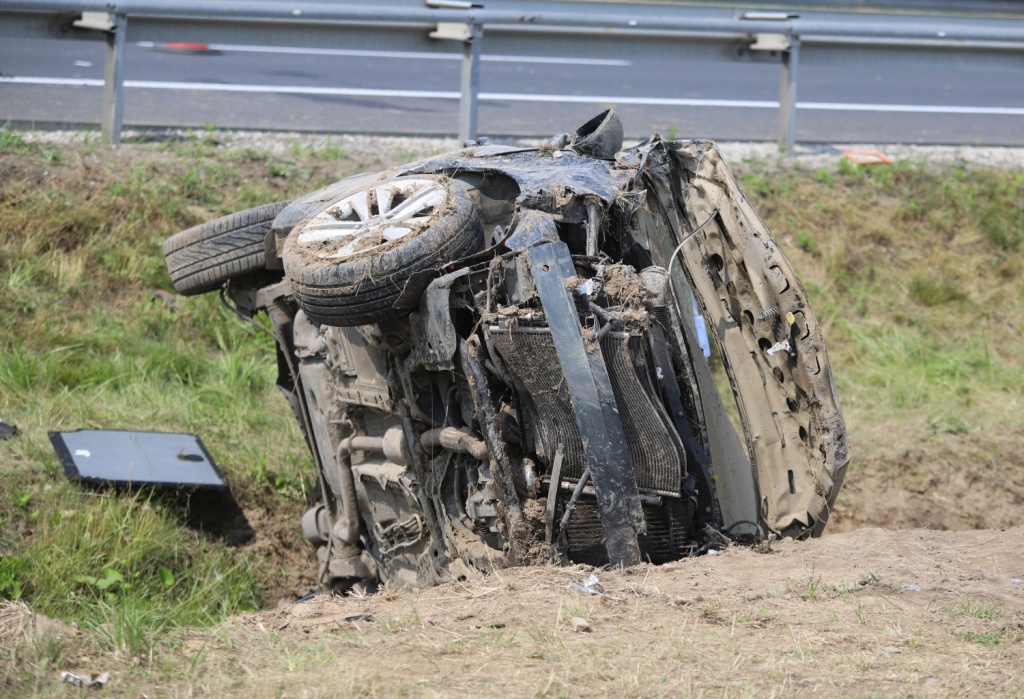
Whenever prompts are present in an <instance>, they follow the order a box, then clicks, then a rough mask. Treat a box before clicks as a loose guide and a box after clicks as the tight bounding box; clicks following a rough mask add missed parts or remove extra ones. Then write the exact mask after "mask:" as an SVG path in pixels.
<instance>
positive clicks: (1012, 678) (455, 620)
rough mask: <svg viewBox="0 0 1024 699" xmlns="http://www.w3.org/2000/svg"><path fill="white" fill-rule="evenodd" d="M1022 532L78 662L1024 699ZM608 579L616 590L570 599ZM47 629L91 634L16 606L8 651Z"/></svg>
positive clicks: (532, 687)
mask: <svg viewBox="0 0 1024 699" xmlns="http://www.w3.org/2000/svg"><path fill="white" fill-rule="evenodd" d="M1022 536H1024V528H1020V527H1018V528H1015V529H1006V530H1001V531H1000V530H988V531H964V532H937V531H925V530H911V531H891V530H883V529H860V530H858V531H855V532H849V533H842V534H837V535H834V536H830V537H826V538H824V539H818V540H814V541H808V542H791V541H785V542H777V543H775V544H773V545H772V546H771V547H763V548H760V549H750V548H740V547H734V548H730V549H726V550H723V551H720V552H719V553H717V554H716V555H709V556H705V557H701V558H697V559H689V560H683V561H679V562H676V563H673V564H669V565H665V566H660V567H654V566H640V567H638V568H634V569H630V570H616V571H603V570H596V571H595V570H592V569H589V568H585V567H581V566H576V567H571V568H547V567H534V568H520V569H514V570H504V571H497V572H494V573H491V574H489V575H479V576H476V577H474V578H471V579H469V580H468V581H466V582H463V583H453V584H449V585H443V586H440V587H436V588H431V589H426V590H419V591H414V592H395V591H388V590H385V591H384V592H382V593H381V594H378V595H376V596H373V597H362V598H358V597H357V598H338V597H329V596H326V595H318V596H315V597H313V598H311V599H307V600H305V601H301V602H298V603H295V604H289V605H282V606H281V607H280V608H278V609H276V610H270V611H265V612H261V613H257V614H247V615H243V616H240V617H235V618H232V619H229V620H228V621H227V622H225V623H224V624H222V625H220V626H218V627H216V628H214V629H211V630H208V631H204V632H195V633H190V634H187V635H186V636H184V637H182V638H180V639H179V640H177V641H176V642H175V645H174V647H173V648H171V649H163V650H161V651H160V652H159V653H158V654H157V655H156V656H155V657H153V658H133V659H128V658H112V657H110V656H108V655H105V654H104V655H103V656H102V657H88V656H79V657H78V660H79V667H80V668H81V669H83V670H93V671H96V672H98V671H101V670H102V671H107V672H110V673H111V679H110V681H109V684H108V685H107V687H106V689H105V690H104V691H103V694H104V695H113V696H131V697H155V696H174V697H179V696H180V697H192V696H247V697H249V696H251V697H270V696H273V697H328V696H329V697H336V696H360V697H397V696H402V697H585V698H588V699H589V698H592V697H659V696H664V697H691V696H692V697H704V696H714V697H789V696H801V697H806V696H822V695H829V696H837V697H949V696H961V697H1017V696H1024V584H1022V582H1021V579H1022V577H1024V549H1022V547H1021V545H1020V542H1021V539H1022ZM591 574H595V575H596V576H597V577H598V578H599V580H600V589H601V590H602V591H603V592H602V593H601V594H598V595H590V594H585V593H583V592H580V591H578V590H574V589H571V588H570V584H571V583H574V582H583V581H584V580H585V579H586V578H588V577H589V576H590V575H591ZM40 630H42V631H45V632H48V633H51V634H53V633H57V634H61V633H63V634H64V635H65V636H66V637H71V636H76V635H77V636H81V634H82V632H80V631H76V630H74V629H71V628H70V627H66V626H63V625H60V624H56V623H55V622H49V621H48V620H45V619H40V618H38V617H36V618H33V617H32V616H31V614H30V613H29V612H28V610H27V608H25V607H24V606H22V605H12V606H9V607H7V608H6V609H4V610H0V645H4V646H7V647H12V646H16V645H18V644H19V643H21V644H24V643H31V642H32V638H33V634H38V633H39V632H40ZM68 640H69V639H68V638H65V640H64V642H65V645H66V647H69V648H73V646H71V645H70V644H69V643H68ZM75 669H77V668H75ZM37 689H38V690H40V693H41V695H44V696H58V695H60V696H63V695H64V694H66V693H68V692H72V693H75V692H74V690H71V689H70V688H67V687H64V686H62V685H59V684H57V683H56V682H54V683H53V684H52V685H49V686H47V685H46V684H45V683H44V684H43V685H42V686H40V687H37ZM98 695H99V694H97V696H98ZM83 696H84V695H83Z"/></svg>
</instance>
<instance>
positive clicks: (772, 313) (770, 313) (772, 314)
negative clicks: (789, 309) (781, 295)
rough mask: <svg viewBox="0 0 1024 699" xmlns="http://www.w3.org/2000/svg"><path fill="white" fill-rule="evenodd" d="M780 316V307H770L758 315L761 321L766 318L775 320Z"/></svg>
mask: <svg viewBox="0 0 1024 699" xmlns="http://www.w3.org/2000/svg"><path fill="white" fill-rule="evenodd" d="M778 317H779V309H778V308H769V309H768V310H767V311H765V312H763V313H762V314H761V315H759V316H758V317H757V319H758V320H760V321H761V322H764V321H766V320H775V319H776V318H778Z"/></svg>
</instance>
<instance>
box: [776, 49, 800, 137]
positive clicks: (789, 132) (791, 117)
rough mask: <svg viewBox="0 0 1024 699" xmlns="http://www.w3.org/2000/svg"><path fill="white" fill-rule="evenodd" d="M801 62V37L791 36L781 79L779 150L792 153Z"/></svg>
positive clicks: (783, 62)
mask: <svg viewBox="0 0 1024 699" xmlns="http://www.w3.org/2000/svg"><path fill="white" fill-rule="evenodd" d="M799 63H800V37H799V36H791V37H789V49H787V50H786V51H783V52H782V75H781V76H780V80H779V150H780V151H781V152H782V153H785V154H787V155H791V154H792V153H793V146H795V145H796V76H797V67H798V65H799Z"/></svg>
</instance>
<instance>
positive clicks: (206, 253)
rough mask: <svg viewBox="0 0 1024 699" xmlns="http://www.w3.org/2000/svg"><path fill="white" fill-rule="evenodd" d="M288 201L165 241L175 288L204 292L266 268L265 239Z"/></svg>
mask: <svg viewBox="0 0 1024 699" xmlns="http://www.w3.org/2000/svg"><path fill="white" fill-rule="evenodd" d="M288 204H289V202H287V201H283V202H276V203H274V204H264V205H263V206H257V207H255V208H252V209H246V210H245V211H239V212H237V213H234V214H231V215H230V216H223V217H221V218H218V219H214V220H213V221H207V222H206V223H201V224H199V225H198V226H193V227H192V228H188V229H186V230H183V231H181V232H180V233H177V234H175V235H172V236H171V237H170V238H168V239H167V240H166V241H164V245H163V252H164V261H165V262H166V263H167V271H168V272H169V273H170V275H171V281H172V282H173V283H174V288H175V290H176V291H177V292H178V293H180V294H184V295H185V296H192V295H195V294H202V293H204V292H207V291H213V290H214V289H217V288H219V287H221V286H222V285H223V284H224V282H226V281H227V280H229V279H234V278H235V277H240V276H243V275H246V274H251V273H252V272H259V271H262V270H263V269H265V267H266V248H265V244H266V239H267V233H269V232H270V228H271V224H273V222H274V218H275V217H277V215H278V214H279V213H281V211H282V210H284V208H285V207H286V206H288Z"/></svg>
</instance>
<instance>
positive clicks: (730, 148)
mask: <svg viewBox="0 0 1024 699" xmlns="http://www.w3.org/2000/svg"><path fill="white" fill-rule="evenodd" d="M23 137H24V138H25V140H26V141H30V142H33V141H34V142H40V143H67V144H74V143H85V142H90V143H95V142H96V141H97V139H98V138H99V136H98V134H97V132H95V131H26V132H24V133H23ZM123 138H124V141H125V143H132V142H133V141H134V140H136V139H140V140H142V141H143V142H150V143H151V142H160V141H172V140H188V139H193V138H212V139H213V140H214V141H216V142H217V143H218V144H220V145H221V146H222V147H224V148H237V149H244V148H251V149H253V150H258V151H263V152H267V153H270V154H271V155H275V156H284V155H287V154H289V153H290V152H292V149H293V148H295V147H299V148H316V147H319V146H322V145H324V144H328V143H329V144H331V145H334V146H336V147H340V148H342V149H343V150H345V151H346V152H347V153H349V154H350V155H351V156H353V157H356V158H360V157H372V156H377V155H379V154H380V153H382V152H391V153H394V152H404V153H406V154H407V155H408V157H409V159H410V160H411V159H414V158H417V157H423V156H426V155H430V154H433V153H444V152H447V151H452V150H455V149H457V148H458V147H459V146H460V143H459V141H457V140H456V139H454V138H419V137H409V136H361V135H353V134H336V135H330V136H327V135H318V134H308V133H293V132H280V131H273V132H271V131H211V132H205V131H203V132H195V131H187V130H168V131H158V132H152V131H150V132H145V133H142V132H134V131H125V132H124V136H123ZM545 142H546V139H494V140H493V141H492V143H501V144H507V145H514V146H522V147H536V146H539V145H542V144H544V143H545ZM627 145H629V144H628V143H627ZM718 147H719V149H720V150H721V151H722V154H723V155H724V156H725V158H726V160H727V161H728V162H730V163H736V164H739V163H740V162H748V163H758V164H765V163H771V164H775V165H778V166H779V167H785V166H794V167H802V168H809V169H818V168H829V167H833V168H834V167H837V166H838V163H839V161H840V159H841V158H842V157H843V152H844V151H847V150H854V151H879V152H881V153H884V154H885V155H887V156H888V157H890V158H891V159H892V160H893V161H909V162H912V163H921V164H929V165H954V164H959V165H974V166H989V167H998V168H1022V169H1024V148H1021V147H999V146H922V145H893V144H885V145H875V144H869V143H852V144H834V145H822V144H815V145H807V146H797V148H796V152H795V153H794V155H793V156H792V157H791V158H788V159H785V158H783V157H781V156H780V155H779V151H778V147H777V146H776V144H775V143H773V142H770V143H753V142H736V141H721V142H719V144H718Z"/></svg>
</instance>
